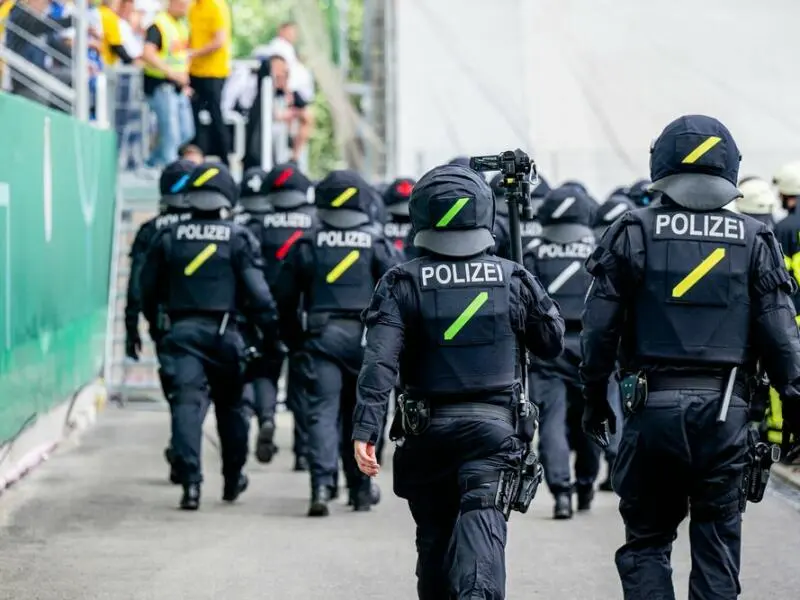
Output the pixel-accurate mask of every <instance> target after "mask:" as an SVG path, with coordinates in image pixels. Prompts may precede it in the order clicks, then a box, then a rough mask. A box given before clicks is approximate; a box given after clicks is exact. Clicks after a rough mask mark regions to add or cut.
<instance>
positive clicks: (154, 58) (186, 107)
mask: <svg viewBox="0 0 800 600" xmlns="http://www.w3.org/2000/svg"><path fill="white" fill-rule="evenodd" d="M188 9H189V0H169V4H168V5H167V10H165V11H163V12H160V13H158V14H157V15H156V17H155V20H154V21H153V24H152V25H150V27H149V28H148V29H147V33H146V34H145V43H144V51H143V54H142V60H143V61H144V63H145V65H146V66H145V68H144V93H145V97H146V98H147V103H148V105H149V106H150V110H152V111H153V113H154V114H155V116H156V120H157V122H158V141H157V144H156V147H155V148H154V149H153V153H152V154H151V155H150V158H149V159H148V161H147V166H148V167H151V168H156V169H160V168H163V167H164V166H166V165H168V164H170V163H172V162H174V161H176V160H177V159H178V148H180V147H181V146H182V145H183V144H185V143H187V142H188V141H189V140H191V139H192V138H193V137H194V123H193V121H192V109H191V106H190V104H189V96H190V95H191V93H192V90H191V88H190V87H189V52H188V47H189V29H188V27H187V24H186V13H187V11H188Z"/></svg>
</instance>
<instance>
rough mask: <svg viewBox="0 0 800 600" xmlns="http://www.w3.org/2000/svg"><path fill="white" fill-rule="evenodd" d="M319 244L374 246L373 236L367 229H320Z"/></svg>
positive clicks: (345, 246)
mask: <svg viewBox="0 0 800 600" xmlns="http://www.w3.org/2000/svg"><path fill="white" fill-rule="evenodd" d="M317 246H320V247H325V246H328V247H330V248H372V236H371V235H370V234H368V233H367V232H366V231H320V232H318V233H317Z"/></svg>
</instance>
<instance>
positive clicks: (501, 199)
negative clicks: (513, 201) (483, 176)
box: [489, 173, 508, 215]
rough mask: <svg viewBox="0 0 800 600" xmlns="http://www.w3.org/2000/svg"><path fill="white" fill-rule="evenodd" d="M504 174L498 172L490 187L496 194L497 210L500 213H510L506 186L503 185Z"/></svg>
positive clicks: (490, 182)
mask: <svg viewBox="0 0 800 600" xmlns="http://www.w3.org/2000/svg"><path fill="white" fill-rule="evenodd" d="M502 183H503V174H502V173H497V174H496V175H495V176H494V177H492V179H491V181H489V187H491V188H492V193H493V194H494V203H495V210H496V211H497V214H498V215H507V214H508V202H506V188H504V187H503V185H502Z"/></svg>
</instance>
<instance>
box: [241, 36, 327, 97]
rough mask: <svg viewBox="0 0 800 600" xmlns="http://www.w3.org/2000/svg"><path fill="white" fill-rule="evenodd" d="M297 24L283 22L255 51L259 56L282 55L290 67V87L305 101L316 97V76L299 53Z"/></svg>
mask: <svg viewBox="0 0 800 600" xmlns="http://www.w3.org/2000/svg"><path fill="white" fill-rule="evenodd" d="M297 36H298V32H297V25H296V24H295V23H294V22H292V21H287V22H285V23H282V24H281V26H280V27H278V35H276V36H275V37H274V38H273V39H272V40H271V41H270V43H269V44H267V45H266V46H259V47H257V48H256V49H255V50H254V51H253V55H254V56H256V57H257V58H261V59H265V58H269V57H271V56H280V57H282V58H283V59H284V60H285V61H286V63H287V64H288V67H289V89H290V90H292V91H293V92H297V93H298V94H300V95H301V96H302V97H303V100H304V101H305V102H307V103H308V102H311V101H312V100H313V98H314V78H313V77H312V76H311V72H310V71H309V70H308V69H307V68H306V66H305V65H304V64H303V63H302V62H301V61H300V59H299V58H298V55H297Z"/></svg>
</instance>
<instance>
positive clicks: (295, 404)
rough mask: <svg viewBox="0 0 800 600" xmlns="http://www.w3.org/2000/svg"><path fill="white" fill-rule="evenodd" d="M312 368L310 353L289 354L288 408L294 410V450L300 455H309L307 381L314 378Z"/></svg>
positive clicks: (296, 454)
mask: <svg viewBox="0 0 800 600" xmlns="http://www.w3.org/2000/svg"><path fill="white" fill-rule="evenodd" d="M312 369H313V363H312V360H311V356H310V355H309V354H308V353H305V352H296V353H294V354H291V355H289V368H288V371H287V373H288V377H287V382H286V408H288V409H289V410H290V411H292V417H293V419H294V441H293V442H292V446H293V447H292V450H293V451H294V454H295V456H298V457H299V456H308V397H307V389H306V387H305V382H307V381H311V380H312V379H313V375H312Z"/></svg>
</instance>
